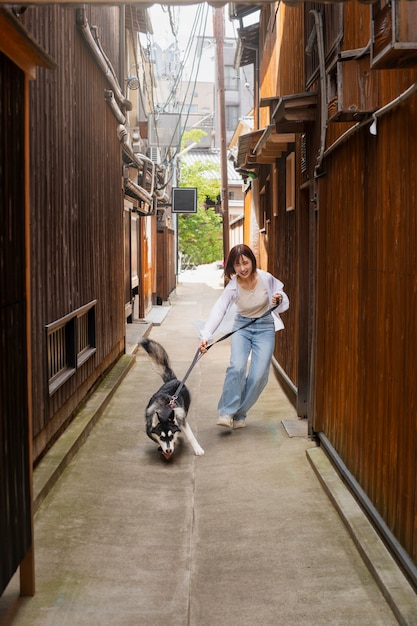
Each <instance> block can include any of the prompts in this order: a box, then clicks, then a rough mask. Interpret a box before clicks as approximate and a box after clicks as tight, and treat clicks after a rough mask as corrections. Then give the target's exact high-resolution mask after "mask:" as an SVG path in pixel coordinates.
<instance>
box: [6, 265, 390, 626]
mask: <svg viewBox="0 0 417 626" xmlns="http://www.w3.org/2000/svg"><path fill="white" fill-rule="evenodd" d="M221 288H222V277H221V272H220V271H219V270H215V269H214V268H211V271H210V272H209V274H208V278H207V276H206V274H204V273H201V274H199V273H198V270H197V271H196V273H195V274H191V275H189V276H188V280H187V282H186V281H185V280H184V279H182V278H181V277H180V283H179V285H178V289H177V294H176V296H175V298H174V299H173V302H172V303H171V307H170V310H169V313H168V315H167V316H166V318H165V320H164V321H163V323H162V324H161V325H160V326H153V327H152V329H151V332H150V336H151V337H152V338H153V339H155V340H157V341H159V342H160V343H162V344H163V345H164V347H165V348H166V349H167V351H168V353H169V355H170V357H171V361H172V365H173V369H174V371H175V372H176V374H177V376H178V377H179V378H181V377H182V376H183V375H184V374H185V372H186V370H187V369H188V366H189V364H190V362H191V360H192V358H193V356H194V353H195V350H196V348H197V344H198V342H197V331H196V329H195V328H194V326H193V324H192V321H193V320H196V319H204V318H205V317H207V314H208V311H209V309H210V307H211V306H212V304H213V303H214V301H215V299H216V298H217V297H218V296H219V295H220V290H221ZM284 322H285V318H284ZM284 332H285V331H284ZM228 357H229V343H228V342H224V343H220V344H218V345H216V346H214V347H213V348H212V350H210V352H209V353H208V354H207V355H205V356H204V357H203V358H202V359H201V360H200V361H199V363H198V364H197V366H196V367H195V369H194V370H193V371H192V373H191V375H190V377H189V379H188V381H187V386H188V387H189V389H190V391H191V394H192V403H191V410H190V424H191V426H192V428H193V430H194V433H195V434H196V436H197V439H198V440H199V443H200V444H201V445H202V447H203V448H204V449H205V455H204V456H202V457H196V456H194V455H193V452H192V450H191V448H190V447H189V446H188V445H187V444H186V443H185V442H184V444H183V445H181V446H180V448H179V449H177V450H176V451H175V453H174V456H173V458H172V459H171V461H170V462H165V461H164V460H163V459H162V458H161V456H160V454H159V453H158V451H157V447H156V445H155V444H154V443H153V442H151V441H150V440H149V439H148V438H147V436H146V435H145V431H144V408H145V406H146V404H147V402H148V399H149V397H150V395H151V394H152V393H153V392H154V391H155V390H156V389H157V388H158V387H159V386H160V385H161V379H160V378H159V376H158V375H157V373H156V372H155V371H154V369H153V367H152V365H151V362H150V360H149V357H148V356H147V355H146V354H145V352H144V351H143V350H141V349H139V350H138V352H137V354H136V361H135V364H134V365H133V367H132V368H131V369H130V370H129V372H128V373H127V375H126V377H125V378H124V380H123V381H122V382H121V384H120V385H119V386H118V388H117V390H116V392H115V394H114V396H113V398H112V400H111V401H110V403H109V405H108V406H107V408H106V409H105V411H104V413H103V415H102V416H101V418H100V419H99V421H98V422H97V424H96V425H95V427H94V428H93V430H92V432H91V433H90V435H89V437H88V438H87V440H86V441H85V443H84V444H83V445H82V447H81V448H80V450H79V452H78V453H77V454H76V456H75V457H74V459H73V460H72V461H71V463H70V464H69V466H68V467H67V469H66V470H65V471H64V472H63V474H62V476H61V477H60V478H59V480H58V481H57V483H56V485H55V486H54V488H53V489H52V491H51V492H50V493H49V494H48V496H47V497H46V499H45V500H44V502H43V503H42V505H41V506H40V508H39V510H38V512H37V514H36V518H35V555H36V587H37V592H36V595H35V596H34V597H33V598H22V599H19V598H17V594H18V584H17V580H15V579H14V580H13V581H12V583H11V585H10V586H9V588H8V589H7V591H6V593H5V594H4V596H3V597H2V598H0V624H2V625H3V624H13V625H14V626H15V625H16V626H64V625H68V626H156V625H160V624H167V625H169V626H255V625H256V626H304V625H306V626H307V625H308V626H321V625H326V626H327V625H331V626H336V625H340V626H348V625H349V626H377V625H381V626H389V625H392V624H397V620H396V619H395V617H394V614H393V612H392V611H391V609H390V607H389V606H388V603H387V602H386V600H385V599H384V596H383V594H382V593H381V591H380V589H379V587H378V586H377V584H376V582H375V580H374V578H373V577H372V576H371V574H370V573H369V571H368V569H367V568H366V566H365V565H364V562H363V560H362V559H361V557H360V555H359V552H358V550H357V548H356V547H355V545H354V543H353V541H352V539H351V537H350V535H349V534H348V531H347V530H346V528H345V526H344V524H343V523H342V521H341V519H340V517H339V515H338V513H337V512H336V510H335V508H334V507H333V505H332V504H331V502H330V499H329V498H328V497H327V495H326V494H325V492H324V490H323V487H322V486H321V484H320V482H319V480H318V478H317V476H316V474H315V472H314V470H313V468H312V466H311V464H310V463H309V461H308V458H307V455H306V450H308V449H310V448H315V444H314V443H313V442H312V441H310V440H309V439H308V438H307V436H306V434H304V436H297V437H290V436H289V435H288V434H287V431H286V430H285V429H284V428H283V425H282V420H290V421H293V422H294V423H296V424H297V425H300V424H299V420H298V419H297V416H296V414H295V411H294V409H293V407H292V405H291V404H290V403H289V402H288V400H287V398H286V396H285V395H284V394H283V392H282V391H281V389H280V387H279V386H278V384H277V382H276V379H275V377H274V374H273V372H272V370H271V376H270V381H269V383H268V386H267V388H266V390H265V391H264V393H263V395H262V397H261V399H260V400H259V402H258V404H257V405H256V407H254V409H253V410H252V412H251V413H250V415H249V417H248V420H247V422H248V427H247V428H246V429H242V430H238V431H233V432H225V429H221V428H219V427H217V426H216V414H217V413H216V406H217V400H218V397H219V394H220V391H221V387H222V383H223V376H224V372H225V369H226V366H227V363H228ZM301 426H302V424H301ZM301 433H303V429H302V428H301ZM15 578H16V577H15Z"/></svg>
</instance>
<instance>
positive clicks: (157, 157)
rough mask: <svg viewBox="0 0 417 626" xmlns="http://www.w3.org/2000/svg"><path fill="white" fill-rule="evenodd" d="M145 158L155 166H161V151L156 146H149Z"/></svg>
mask: <svg viewBox="0 0 417 626" xmlns="http://www.w3.org/2000/svg"><path fill="white" fill-rule="evenodd" d="M146 156H147V157H149V158H150V160H151V161H153V162H154V163H156V164H157V165H160V164H161V150H160V149H159V148H158V147H157V146H149V148H148V150H147V154H146Z"/></svg>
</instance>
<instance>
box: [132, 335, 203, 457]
mask: <svg viewBox="0 0 417 626" xmlns="http://www.w3.org/2000/svg"><path fill="white" fill-rule="evenodd" d="M140 344H141V346H142V347H143V348H144V350H146V352H147V353H148V354H149V356H150V357H151V359H152V360H153V362H154V363H155V365H156V366H157V370H158V373H159V374H160V375H161V377H162V380H163V381H164V384H163V385H162V387H160V388H159V389H158V391H157V392H156V393H154V394H153V396H152V398H151V399H150V400H149V402H148V406H147V407H146V411H145V420H146V434H147V435H148V437H150V438H151V439H152V440H153V441H156V443H157V444H158V445H159V446H160V450H161V452H162V454H163V456H164V457H165V458H166V459H170V457H171V456H172V454H173V452H174V448H175V444H176V442H177V440H178V437H179V435H180V433H182V434H183V435H184V436H185V438H186V439H187V441H188V442H189V443H190V444H191V446H192V448H193V450H194V454H196V455H198V456H201V455H202V454H204V450H203V448H202V447H201V446H200V444H199V443H198V441H197V439H196V438H195V436H194V433H193V432H192V430H191V428H190V426H189V424H188V423H187V414H188V409H189V408H190V402H191V396H190V392H189V391H188V389H187V387H186V386H185V385H184V386H183V387H182V388H181V389H180V392H179V393H178V397H176V396H175V398H174V395H175V394H176V392H177V389H178V388H179V386H180V381H179V380H178V378H177V377H176V376H175V374H174V372H173V371H172V369H171V365H170V362H169V358H168V354H167V353H166V350H165V349H164V348H163V347H162V346H161V344H159V343H157V342H156V341H154V340H153V339H147V338H143V339H142V340H141V342H140Z"/></svg>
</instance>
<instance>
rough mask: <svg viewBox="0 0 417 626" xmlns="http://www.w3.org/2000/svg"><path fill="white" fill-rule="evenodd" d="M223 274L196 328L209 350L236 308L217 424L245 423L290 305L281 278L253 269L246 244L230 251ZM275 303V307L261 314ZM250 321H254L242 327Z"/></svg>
mask: <svg viewBox="0 0 417 626" xmlns="http://www.w3.org/2000/svg"><path fill="white" fill-rule="evenodd" d="M224 273H225V276H226V278H227V279H229V282H228V284H227V285H226V287H225V289H224V291H223V293H222V295H221V296H220V298H219V299H218V300H217V302H216V303H215V305H214V306H213V308H212V310H211V312H210V315H209V318H208V320H207V322H206V323H205V325H204V328H203V329H202V331H201V333H200V350H201V352H205V351H206V350H207V346H208V344H209V341H211V340H212V337H213V334H214V333H215V332H216V330H217V329H218V327H219V326H220V324H221V322H222V321H223V319H224V318H225V316H226V314H227V313H228V312H229V311H230V309H231V307H232V306H233V307H235V309H236V315H235V318H234V323H233V330H234V331H235V330H236V332H234V333H233V335H232V336H231V353H230V364H229V366H228V368H227V371H226V377H225V380H224V384H223V392H222V395H221V397H220V400H219V403H218V413H219V417H218V420H217V424H218V426H224V427H226V428H243V427H244V426H246V415H247V413H248V411H249V409H250V408H251V407H252V406H253V405H254V404H255V402H256V401H257V400H258V398H259V396H260V394H261V392H262V390H263V389H264V387H265V385H266V383H267V382H268V376H269V368H270V362H271V357H272V353H273V351H274V345H275V332H276V331H278V330H282V329H283V328H284V324H283V322H282V320H281V318H280V316H279V313H282V312H283V311H286V310H287V309H288V307H289V300H288V297H287V295H286V294H285V292H284V291H283V287H284V285H283V283H282V282H281V281H280V280H278V279H277V278H275V277H274V276H273V275H272V274H270V273H269V272H265V271H263V270H260V269H257V264H256V258H255V255H254V254H253V252H252V250H251V249H250V248H249V246H246V245H245V244H240V245H237V246H234V248H232V249H231V250H230V253H229V256H228V258H227V261H226V265H225V270H224ZM276 304H277V305H278V306H277V308H276V309H274V310H273V311H272V312H271V313H269V314H267V315H265V313H267V311H268V310H269V309H270V308H271V307H272V306H273V305H276ZM251 320H254V322H253V323H251V324H250V325H248V326H247V327H246V328H242V326H244V325H245V324H247V323H248V322H250V321H251ZM249 357H251V361H250V366H249V370H248V367H247V366H248V361H249Z"/></svg>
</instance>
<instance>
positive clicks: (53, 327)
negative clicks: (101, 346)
mask: <svg viewBox="0 0 417 626" xmlns="http://www.w3.org/2000/svg"><path fill="white" fill-rule="evenodd" d="M96 302H97V300H93V301H92V302H89V303H88V304H86V305H85V306H83V307H81V308H79V309H76V310H75V311H73V312H72V313H70V314H68V315H66V316H65V317H62V318H61V319H59V320H56V321H55V322H52V324H48V325H47V326H46V335H47V342H48V351H47V355H48V357H47V358H48V385H49V395H50V396H51V395H52V394H53V393H55V391H56V390H57V389H59V387H61V386H62V385H63V384H64V383H65V382H66V381H67V380H68V379H69V378H70V377H71V376H73V375H74V374H75V372H76V371H77V368H79V367H80V366H81V365H82V364H83V363H85V362H86V361H87V360H88V359H89V358H90V357H91V356H92V355H93V354H95V352H96V328H95V326H96V325H95V319H96V316H95V313H96V310H95V305H96Z"/></svg>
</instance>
